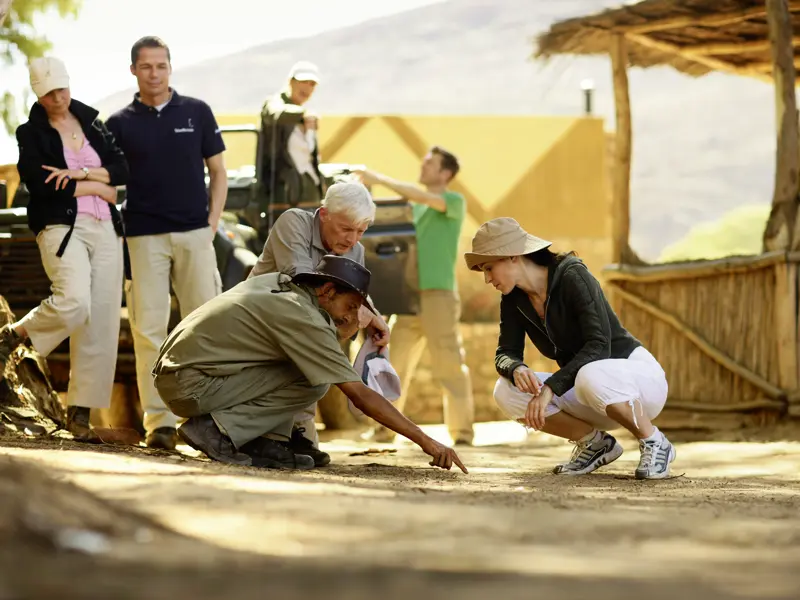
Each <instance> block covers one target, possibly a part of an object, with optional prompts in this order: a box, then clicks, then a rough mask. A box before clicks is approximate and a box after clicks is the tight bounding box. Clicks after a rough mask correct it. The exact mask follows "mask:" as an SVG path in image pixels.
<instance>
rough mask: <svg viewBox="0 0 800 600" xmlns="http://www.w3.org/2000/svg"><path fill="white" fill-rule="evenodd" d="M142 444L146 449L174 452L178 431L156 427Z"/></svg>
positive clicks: (172, 428) (171, 428)
mask: <svg viewBox="0 0 800 600" xmlns="http://www.w3.org/2000/svg"><path fill="white" fill-rule="evenodd" d="M144 443H145V444H147V447H148V448H154V449H156V450H168V451H169V452H174V451H175V446H177V445H178V430H177V429H175V428H174V427H158V428H157V429H154V430H153V431H151V432H149V433H148V434H147V437H146V438H145V440H144Z"/></svg>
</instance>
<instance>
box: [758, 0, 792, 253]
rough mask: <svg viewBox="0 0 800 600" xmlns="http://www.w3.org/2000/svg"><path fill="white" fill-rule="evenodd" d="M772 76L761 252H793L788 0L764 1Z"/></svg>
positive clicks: (790, 73) (790, 25) (790, 31)
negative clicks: (769, 172) (769, 175)
mask: <svg viewBox="0 0 800 600" xmlns="http://www.w3.org/2000/svg"><path fill="white" fill-rule="evenodd" d="M766 2H767V22H768V24H769V40H770V49H771V52H772V63H773V68H772V74H773V78H774V81H775V108H776V124H777V127H778V136H777V137H778V145H777V152H776V164H775V189H774V190H773V195H772V211H771V212H770V215H769V220H768V221H767V226H766V228H765V230H764V237H763V241H764V250H765V251H767V252H769V251H770V250H793V249H795V248H796V247H797V245H798V244H800V235H798V233H797V232H796V231H795V221H796V219H797V194H798V190H799V189H800V176H799V174H798V168H800V147H799V146H798V140H800V134H799V133H798V116H797V101H796V99H795V78H796V72H795V66H794V48H793V46H792V35H793V31H792V15H791V13H790V12H789V5H788V2H787V0H766Z"/></svg>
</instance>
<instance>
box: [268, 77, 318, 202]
mask: <svg viewBox="0 0 800 600" xmlns="http://www.w3.org/2000/svg"><path fill="white" fill-rule="evenodd" d="M304 114H305V109H304V108H303V107H302V106H298V105H297V104H292V101H291V99H290V98H289V96H288V94H286V93H285V92H284V93H281V94H276V95H274V96H272V97H270V98H267V101H266V102H264V106H263V107H262V108H261V135H262V140H261V144H262V145H261V148H262V154H261V181H262V183H263V185H264V187H265V188H266V190H267V196H268V197H270V198H271V201H272V203H274V204H283V203H289V204H291V205H292V206H294V205H296V204H297V202H298V201H299V198H300V193H301V189H302V177H301V175H300V173H298V172H297V169H296V168H295V165H294V162H293V161H292V157H291V156H290V155H289V136H290V135H291V134H292V131H293V130H294V128H295V126H296V125H299V124H300V123H302V121H303V115H304ZM273 156H274V160H273ZM311 162H312V163H313V165H314V169H315V170H316V171H317V175H318V176H319V180H320V181H322V176H321V175H319V150H318V148H316V147H315V148H314V153H313V155H312V157H311ZM273 166H274V172H273ZM321 195H322V189H321V188H320V196H321Z"/></svg>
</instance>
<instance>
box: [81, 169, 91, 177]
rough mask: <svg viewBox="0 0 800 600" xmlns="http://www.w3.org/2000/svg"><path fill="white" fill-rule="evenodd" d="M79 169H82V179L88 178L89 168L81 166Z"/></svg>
mask: <svg viewBox="0 0 800 600" xmlns="http://www.w3.org/2000/svg"><path fill="white" fill-rule="evenodd" d="M81 171H83V175H84V179H89V169H87V168H86V167H83V168H82V169H81Z"/></svg>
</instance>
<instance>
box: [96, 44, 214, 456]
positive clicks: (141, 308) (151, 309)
mask: <svg viewBox="0 0 800 600" xmlns="http://www.w3.org/2000/svg"><path fill="white" fill-rule="evenodd" d="M171 72H172V66H171V64H170V53H169V48H168V47H167V45H166V44H165V43H164V42H163V41H162V40H161V39H159V38H157V37H144V38H142V39H140V40H139V41H138V42H136V43H135V44H134V45H133V48H132V49H131V73H132V74H133V75H134V76H135V77H136V80H137V82H138V84H139V92H138V93H137V94H135V96H134V99H133V102H132V103H131V104H129V105H128V106H126V107H125V108H123V109H122V110H120V111H118V112H116V113H115V114H114V115H112V116H111V118H109V119H108V121H107V124H108V127H109V129H110V130H111V132H112V133H113V134H114V137H115V138H116V140H117V143H118V144H119V146H120V148H122V151H123V152H124V153H125V158H126V159H127V160H128V166H129V168H130V179H129V182H128V185H127V193H126V199H125V202H124V203H123V205H122V216H123V222H124V224H125V233H126V236H127V243H128V250H129V254H130V266H131V276H132V280H131V281H129V282H127V284H126V285H127V287H126V298H127V305H128V318H129V320H130V324H131V332H132V333H133V348H134V351H135V353H136V379H137V383H138V387H139V397H140V398H141V402H142V408H143V409H144V427H145V429H146V431H147V437H146V439H145V441H146V443H147V445H148V446H149V447H151V448H163V449H166V450H174V449H175V445H176V442H177V434H176V425H177V418H176V417H175V415H174V414H172V412H171V411H170V410H169V409H168V408H167V407H166V406H165V405H164V402H163V401H162V400H161V398H160V397H159V395H158V392H157V391H156V388H155V386H154V385H153V377H152V375H151V371H152V369H153V365H154V363H155V361H156V358H157V357H158V352H159V349H160V347H161V344H162V343H163V342H164V340H165V339H166V337H167V323H168V321H169V315H170V296H169V286H170V282H172V287H173V289H174V291H175V295H176V296H177V298H178V304H179V306H180V311H181V317H185V316H186V315H188V314H189V313H190V312H192V311H193V310H194V309H196V308H197V307H199V306H200V305H202V304H204V303H206V302H207V301H208V300H210V299H211V298H213V297H214V296H216V295H217V294H219V293H220V291H221V288H222V286H221V282H220V277H219V273H218V272H217V261H216V256H215V254H214V247H213V245H212V243H213V239H214V234H215V232H216V229H217V224H218V222H219V218H220V214H221V213H222V208H223V207H224V206H225V198H226V196H227V189H228V188H227V174H226V171H225V163H224V161H223V152H224V150H225V144H224V143H223V141H222V135H221V133H220V130H219V127H218V126H217V122H216V119H215V118H214V115H213V113H212V112H211V108H209V106H208V105H207V104H206V103H205V102H203V101H201V100H197V99H195V98H190V97H188V96H180V95H178V93H177V92H176V91H175V90H173V89H172V88H170V87H169V76H170V73H171ZM206 166H207V167H208V174H209V178H210V184H209V188H210V197H209V193H208V192H207V191H206V184H205V169H204V167H206Z"/></svg>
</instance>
